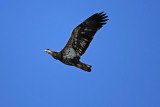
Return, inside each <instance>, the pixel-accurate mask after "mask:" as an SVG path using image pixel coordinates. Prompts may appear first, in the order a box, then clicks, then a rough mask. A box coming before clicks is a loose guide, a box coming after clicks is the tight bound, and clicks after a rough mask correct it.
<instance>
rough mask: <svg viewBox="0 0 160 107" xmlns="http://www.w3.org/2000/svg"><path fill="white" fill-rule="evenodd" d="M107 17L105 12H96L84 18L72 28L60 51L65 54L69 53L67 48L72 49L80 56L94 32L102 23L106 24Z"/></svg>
mask: <svg viewBox="0 0 160 107" xmlns="http://www.w3.org/2000/svg"><path fill="white" fill-rule="evenodd" d="M107 17H108V16H106V14H104V13H103V12H101V13H96V14H94V15H92V16H91V17H89V18H88V19H86V20H85V21H84V22H82V23H81V24H80V25H78V26H77V27H76V28H74V29H73V31H72V34H71V36H70V39H69V41H68V42H67V44H66V46H65V47H64V48H63V49H62V50H61V51H63V52H64V53H65V54H67V53H68V54H71V53H70V52H69V50H70V49H72V50H74V53H75V54H76V56H78V57H81V56H82V55H83V54H84V52H85V51H86V49H87V48H88V46H89V44H90V43H91V41H92V39H93V36H94V35H95V33H96V32H97V31H98V30H99V29H100V28H101V27H102V26H103V25H104V24H106V21H108V19H106V18H107ZM66 52H67V53H66ZM72 53H73V52H72ZM74 56H75V55H74Z"/></svg>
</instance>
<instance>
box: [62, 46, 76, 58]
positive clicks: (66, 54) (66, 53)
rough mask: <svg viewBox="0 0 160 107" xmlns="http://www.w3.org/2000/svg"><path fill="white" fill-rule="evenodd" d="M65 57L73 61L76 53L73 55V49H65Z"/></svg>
mask: <svg viewBox="0 0 160 107" xmlns="http://www.w3.org/2000/svg"><path fill="white" fill-rule="evenodd" d="M65 57H66V58H69V59H73V58H74V57H76V53H75V51H74V49H73V48H69V49H67V50H66V52H65Z"/></svg>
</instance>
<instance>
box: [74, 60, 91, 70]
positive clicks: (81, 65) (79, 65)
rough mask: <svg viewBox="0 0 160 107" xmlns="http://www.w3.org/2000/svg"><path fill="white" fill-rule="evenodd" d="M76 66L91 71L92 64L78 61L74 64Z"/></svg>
mask: <svg viewBox="0 0 160 107" xmlns="http://www.w3.org/2000/svg"><path fill="white" fill-rule="evenodd" d="M76 67H77V68H80V69H82V70H84V71H87V72H91V67H92V66H91V65H87V64H84V63H82V62H80V63H78V64H76Z"/></svg>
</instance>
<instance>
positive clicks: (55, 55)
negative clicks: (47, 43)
mask: <svg viewBox="0 0 160 107" xmlns="http://www.w3.org/2000/svg"><path fill="white" fill-rule="evenodd" d="M51 55H52V56H53V58H55V59H58V60H60V59H61V53H60V52H56V51H51Z"/></svg>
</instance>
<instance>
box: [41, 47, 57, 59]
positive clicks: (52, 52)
mask: <svg viewBox="0 0 160 107" xmlns="http://www.w3.org/2000/svg"><path fill="white" fill-rule="evenodd" d="M44 51H45V52H47V53H48V54H50V55H52V56H53V57H54V58H55V59H58V57H59V55H58V52H55V51H51V50H50V49H46V50H44Z"/></svg>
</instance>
